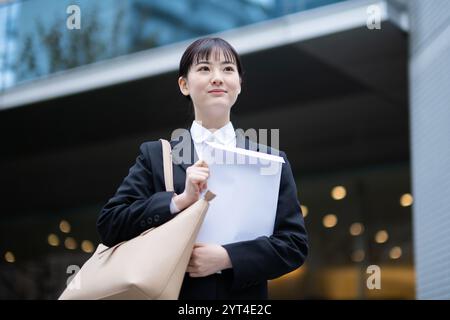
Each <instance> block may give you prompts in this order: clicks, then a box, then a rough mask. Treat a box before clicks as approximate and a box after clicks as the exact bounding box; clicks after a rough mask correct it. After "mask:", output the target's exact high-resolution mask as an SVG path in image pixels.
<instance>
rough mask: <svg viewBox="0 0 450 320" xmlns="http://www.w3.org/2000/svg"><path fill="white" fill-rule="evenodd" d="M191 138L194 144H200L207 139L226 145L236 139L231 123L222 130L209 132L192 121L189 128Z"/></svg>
mask: <svg viewBox="0 0 450 320" xmlns="http://www.w3.org/2000/svg"><path fill="white" fill-rule="evenodd" d="M191 137H192V140H194V142H195V143H202V142H203V141H205V140H207V139H208V138H209V139H213V140H212V141H215V142H217V143H220V144H224V145H227V144H229V143H230V142H231V141H232V140H233V139H234V138H235V137H236V132H235V131H234V127H233V124H232V123H231V121H229V122H228V123H227V124H226V125H224V126H223V127H222V128H220V129H218V130H216V131H214V132H211V131H209V130H208V129H206V128H205V127H203V126H202V125H200V123H198V122H197V121H195V120H194V121H193V122H192V126H191ZM210 137H211V138H210Z"/></svg>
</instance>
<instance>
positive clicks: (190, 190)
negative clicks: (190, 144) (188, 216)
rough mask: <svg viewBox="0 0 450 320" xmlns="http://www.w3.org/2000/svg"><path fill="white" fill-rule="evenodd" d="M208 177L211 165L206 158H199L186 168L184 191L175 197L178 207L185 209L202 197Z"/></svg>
mask: <svg viewBox="0 0 450 320" xmlns="http://www.w3.org/2000/svg"><path fill="white" fill-rule="evenodd" d="M208 177H209V167H208V164H207V163H206V162H205V161H204V160H198V161H197V162H196V163H194V164H193V165H192V166H190V167H188V168H187V169H186V184H185V188H184V192H183V193H182V194H180V195H176V196H175V197H174V198H173V201H174V202H175V205H176V206H177V208H178V209H180V210H183V209H184V208H186V207H188V206H190V205H191V204H193V203H194V202H196V201H197V200H198V199H200V194H201V193H202V192H203V191H204V190H206V188H207V187H208V185H207V180H208Z"/></svg>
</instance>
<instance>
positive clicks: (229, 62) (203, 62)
mask: <svg viewBox="0 0 450 320" xmlns="http://www.w3.org/2000/svg"><path fill="white" fill-rule="evenodd" d="M199 64H211V62H209V61H207V60H202V61H198V62H197V63H196V65H199ZM220 64H236V63H235V62H234V61H222V62H221V63H220Z"/></svg>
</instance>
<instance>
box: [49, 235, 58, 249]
mask: <svg viewBox="0 0 450 320" xmlns="http://www.w3.org/2000/svg"><path fill="white" fill-rule="evenodd" d="M47 242H48V244H49V245H51V246H52V247H56V246H59V238H58V236H57V235H56V234H54V233H50V234H49V235H48V237H47Z"/></svg>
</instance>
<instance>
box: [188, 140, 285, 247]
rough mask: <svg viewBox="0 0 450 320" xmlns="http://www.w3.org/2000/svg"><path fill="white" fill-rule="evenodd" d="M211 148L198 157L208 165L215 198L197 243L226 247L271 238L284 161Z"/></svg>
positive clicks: (217, 145)
mask: <svg viewBox="0 0 450 320" xmlns="http://www.w3.org/2000/svg"><path fill="white" fill-rule="evenodd" d="M208 144H209V146H210V150H209V151H208V152H202V154H201V156H200V155H199V156H200V157H201V158H202V159H204V160H205V161H206V162H207V163H208V165H209V168H210V176H209V178H208V190H211V192H213V193H215V194H216V197H215V198H214V199H213V200H212V201H211V202H210V206H209V209H208V212H207V214H206V217H205V220H204V222H203V225H202V227H201V229H200V232H199V234H198V237H197V242H200V243H216V244H221V245H223V244H227V243H233V242H237V241H245V240H253V239H255V238H257V237H260V236H270V235H272V234H273V228H274V223H275V216H276V210H277V203H278V192H279V187H280V178H281V167H282V163H284V159H283V158H282V157H278V156H275V155H268V154H265V153H261V152H256V151H250V150H246V149H241V148H229V147H225V146H223V145H219V144H216V143H208ZM204 151H205V150H204ZM238 157H239V162H238V161H237V158H238ZM221 159H222V160H221ZM231 159H233V161H231Z"/></svg>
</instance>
